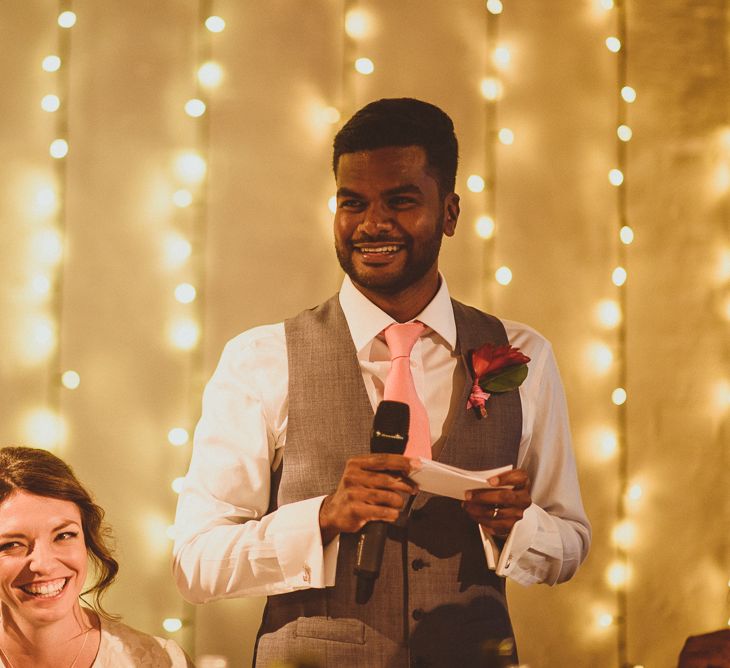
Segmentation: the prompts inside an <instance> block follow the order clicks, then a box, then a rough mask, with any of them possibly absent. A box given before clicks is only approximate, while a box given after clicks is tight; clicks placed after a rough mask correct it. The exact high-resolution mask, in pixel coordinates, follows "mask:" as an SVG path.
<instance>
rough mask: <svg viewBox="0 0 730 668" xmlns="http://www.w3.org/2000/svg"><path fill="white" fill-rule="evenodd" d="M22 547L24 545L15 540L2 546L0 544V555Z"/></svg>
mask: <svg viewBox="0 0 730 668" xmlns="http://www.w3.org/2000/svg"><path fill="white" fill-rule="evenodd" d="M21 547H23V545H22V543H19V542H18V541H15V540H14V541H10V542H8V543H2V544H0V553H4V552H12V551H14V550H17V549H19V548H21Z"/></svg>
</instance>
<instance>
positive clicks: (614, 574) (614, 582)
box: [606, 561, 629, 589]
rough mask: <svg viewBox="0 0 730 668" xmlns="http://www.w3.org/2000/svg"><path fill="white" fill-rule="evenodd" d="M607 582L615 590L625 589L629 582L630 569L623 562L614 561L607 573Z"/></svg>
mask: <svg viewBox="0 0 730 668" xmlns="http://www.w3.org/2000/svg"><path fill="white" fill-rule="evenodd" d="M606 580H607V581H608V584H609V585H610V586H611V587H612V588H613V589H622V588H624V587H625V586H626V585H627V584H628V581H629V567H628V565H627V564H626V563H624V562H622V561H614V562H613V563H612V564H610V565H609V567H608V570H607V571H606Z"/></svg>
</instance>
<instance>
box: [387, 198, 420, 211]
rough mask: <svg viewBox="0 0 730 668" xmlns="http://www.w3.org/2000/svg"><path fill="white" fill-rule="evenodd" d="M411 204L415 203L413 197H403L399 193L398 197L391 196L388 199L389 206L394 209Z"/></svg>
mask: <svg viewBox="0 0 730 668" xmlns="http://www.w3.org/2000/svg"><path fill="white" fill-rule="evenodd" d="M413 204H416V200H415V199H413V198H412V197H405V196H403V195H399V196H398V197H393V198H391V199H390V206H392V207H394V208H396V209H397V208H403V207H407V206H412V205H413Z"/></svg>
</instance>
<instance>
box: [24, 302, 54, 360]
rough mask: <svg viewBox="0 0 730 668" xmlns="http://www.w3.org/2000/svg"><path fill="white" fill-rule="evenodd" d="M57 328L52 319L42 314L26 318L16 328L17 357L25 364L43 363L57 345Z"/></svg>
mask: <svg viewBox="0 0 730 668" xmlns="http://www.w3.org/2000/svg"><path fill="white" fill-rule="evenodd" d="M56 332H57V326H56V322H55V320H54V319H53V318H51V317H50V316H48V315H45V314H42V313H36V314H34V315H32V316H28V317H27V318H26V319H25V320H24V321H22V322H21V323H20V326H19V328H18V335H19V337H20V339H19V341H18V355H19V357H20V360H21V361H22V362H24V363H25V364H29V365H35V364H40V363H41V362H45V361H47V360H48V358H49V357H50V356H51V355H52V354H53V352H54V351H55V349H56V345H57V334H56Z"/></svg>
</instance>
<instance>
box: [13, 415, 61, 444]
mask: <svg viewBox="0 0 730 668" xmlns="http://www.w3.org/2000/svg"><path fill="white" fill-rule="evenodd" d="M23 431H24V435H25V438H26V439H27V441H28V442H29V443H33V445H34V446H36V447H39V448H43V449H44V450H53V449H55V448H57V447H58V446H59V445H62V444H63V441H64V440H65V437H66V426H65V424H64V421H63V419H62V418H61V416H60V415H59V414H58V413H56V412H55V411H52V410H50V409H48V408H39V409H37V410H33V411H31V412H30V413H28V414H27V415H26V416H25V421H24V429H23Z"/></svg>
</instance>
